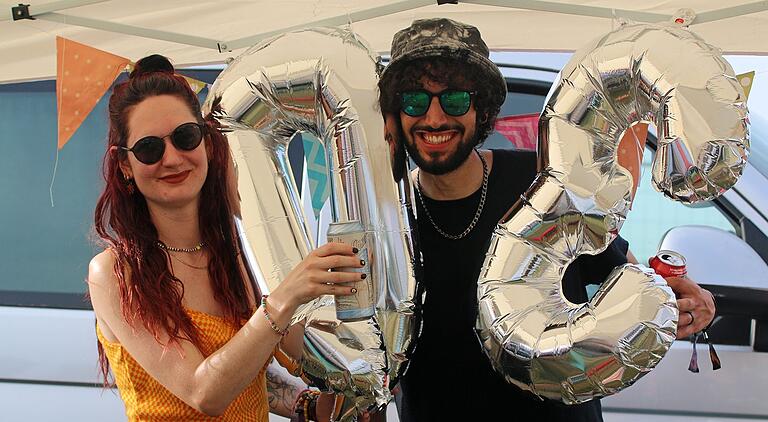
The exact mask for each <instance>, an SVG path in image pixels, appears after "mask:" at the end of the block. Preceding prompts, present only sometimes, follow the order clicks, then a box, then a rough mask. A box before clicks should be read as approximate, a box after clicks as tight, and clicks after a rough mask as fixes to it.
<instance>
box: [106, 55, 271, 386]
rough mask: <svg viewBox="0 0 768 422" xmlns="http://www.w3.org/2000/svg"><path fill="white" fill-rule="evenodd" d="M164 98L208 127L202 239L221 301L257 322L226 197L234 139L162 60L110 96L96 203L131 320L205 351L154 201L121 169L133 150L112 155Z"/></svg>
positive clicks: (232, 318) (231, 315)
mask: <svg viewBox="0 0 768 422" xmlns="http://www.w3.org/2000/svg"><path fill="white" fill-rule="evenodd" d="M157 95H173V96H175V97H177V98H179V99H181V100H182V101H183V102H184V103H185V104H187V106H188V107H189V109H190V111H191V112H192V114H193V115H194V116H198V119H199V121H200V123H203V124H205V127H206V130H205V132H206V134H205V136H206V142H207V143H208V152H209V157H208V159H209V160H210V161H209V165H208V175H207V177H206V179H205V183H204V184H203V187H202V191H201V193H200V195H201V197H200V209H199V224H200V232H201V236H202V239H201V240H202V241H203V242H205V244H206V245H207V246H208V248H209V251H211V254H210V255H211V256H210V261H209V264H208V274H209V277H210V280H211V284H212V289H213V292H214V298H215V299H216V301H217V302H218V303H219V304H221V306H222V308H223V310H224V316H225V318H226V319H227V321H229V322H230V323H231V324H232V325H233V326H235V327H240V325H241V324H240V321H241V320H243V319H247V318H248V317H250V305H249V301H248V294H247V290H246V285H245V282H246V277H245V276H244V274H243V273H242V271H241V269H240V265H239V261H238V251H239V247H238V241H237V235H236V232H235V227H234V222H233V212H232V209H231V205H230V202H229V198H228V194H227V192H228V190H227V183H226V172H227V166H228V165H230V164H228V163H229V160H230V155H229V148H228V144H227V140H226V138H225V137H224V136H223V135H222V134H221V132H220V131H219V129H218V126H217V125H216V123H214V121H213V120H212V119H210V116H207V117H206V118H203V117H202V114H201V111H200V102H199V100H198V98H197V95H196V94H195V93H194V91H192V89H191V88H190V86H189V84H188V83H187V81H186V80H185V79H184V77H182V76H181V75H179V74H177V73H175V71H174V69H173V66H172V65H171V64H170V62H169V61H168V59H167V58H165V57H163V56H159V55H152V56H148V57H145V58H143V59H141V60H139V62H138V63H137V64H136V67H135V68H134V70H133V71H132V72H131V74H130V76H129V78H128V80H127V81H125V82H122V83H120V84H118V85H116V86H115V87H114V89H113V91H112V95H111V96H110V99H109V136H108V145H107V152H106V154H105V155H104V163H103V169H102V171H103V176H104V180H105V182H106V185H105V186H104V190H103V191H102V193H101V195H100V196H99V200H98V202H97V204H96V211H95V229H96V233H97V234H98V235H99V237H100V238H101V239H102V240H103V241H104V242H105V243H106V245H105V246H107V247H109V248H110V249H111V250H112V251H113V253H114V254H115V255H116V258H117V259H116V261H115V267H114V274H115V276H116V277H117V280H118V285H119V290H120V307H121V312H122V315H123V317H124V318H125V321H126V322H127V323H128V324H130V325H134V324H141V325H143V326H144V327H145V328H146V329H147V330H148V331H149V332H150V333H152V334H153V335H154V336H155V338H156V339H157V340H158V341H160V333H161V332H163V331H164V332H166V333H167V334H168V335H169V336H170V341H169V343H173V342H178V341H181V340H188V341H190V342H191V343H192V344H194V345H195V346H196V347H198V349H199V348H200V338H199V334H198V333H197V331H196V329H195V326H194V325H193V323H192V320H191V319H190V318H189V316H188V315H187V314H186V313H185V312H184V309H183V307H182V297H183V294H184V286H183V284H182V282H181V281H180V280H179V279H178V278H176V277H175V276H174V275H173V272H172V271H171V268H169V266H168V260H169V256H168V252H166V251H165V250H163V249H160V248H159V247H158V246H157V241H158V235H157V230H156V229H155V226H154V225H153V223H152V221H151V219H150V216H149V210H148V209H147V202H146V200H145V199H144V196H143V195H142V194H141V193H140V192H139V191H138V189H135V186H129V185H128V184H127V183H126V181H125V180H124V179H123V175H122V172H121V171H120V166H119V164H120V161H121V160H124V159H126V152H125V151H123V150H118V151H112V150H111V149H112V148H111V147H112V146H115V145H117V146H126V144H127V136H128V124H127V122H128V116H129V114H130V113H131V110H132V108H133V107H135V106H136V105H137V104H139V103H140V102H142V101H143V100H145V99H146V98H148V97H152V96H157ZM256 294H258V292H257V293H256ZM98 349H99V362H100V366H101V372H102V375H103V376H104V380H105V382H106V380H107V377H108V373H109V362H108V361H107V359H106V356H105V354H104V350H103V348H102V346H101V344H98Z"/></svg>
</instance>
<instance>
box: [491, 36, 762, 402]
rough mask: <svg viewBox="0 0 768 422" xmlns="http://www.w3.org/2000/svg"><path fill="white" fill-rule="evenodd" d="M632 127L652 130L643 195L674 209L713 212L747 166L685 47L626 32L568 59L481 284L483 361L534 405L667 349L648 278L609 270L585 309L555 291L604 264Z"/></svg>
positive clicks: (737, 91) (635, 164)
mask: <svg viewBox="0 0 768 422" xmlns="http://www.w3.org/2000/svg"><path fill="white" fill-rule="evenodd" d="M637 124H653V125H655V127H656V131H657V135H658V150H657V153H656V155H655V160H654V162H653V166H652V174H653V184H654V185H655V187H656V188H657V190H661V191H662V192H664V194H665V195H666V196H668V197H670V198H672V199H676V200H679V201H682V202H695V201H700V200H708V199H712V198H714V197H716V196H717V195H720V194H721V193H723V192H724V191H726V190H727V189H729V188H730V187H731V186H733V185H734V184H735V183H736V181H737V179H738V178H739V176H740V175H741V172H742V169H743V167H744V165H745V163H746V158H747V155H748V148H749V140H748V121H747V108H746V99H745V96H744V94H743V91H742V88H741V87H740V86H739V84H738V83H737V81H736V79H735V77H734V73H733V70H732V69H731V67H730V65H729V64H728V63H727V62H726V61H725V60H724V59H723V58H722V56H721V54H720V52H719V51H718V50H717V49H716V48H714V47H712V46H710V45H708V44H707V43H705V42H704V41H703V40H701V39H700V38H699V37H698V36H696V35H695V34H693V33H691V32H690V31H688V30H687V29H684V28H680V27H676V26H672V25H668V26H664V25H650V24H625V25H623V26H622V27H620V28H618V29H617V30H615V31H613V32H611V33H609V34H607V35H605V36H603V37H601V38H600V39H598V40H596V41H595V42H594V43H593V44H592V45H589V46H588V47H586V48H584V49H582V50H580V51H579V52H577V53H575V54H574V56H573V58H572V59H571V61H570V62H569V63H568V64H567V65H566V66H565V68H564V69H563V70H562V71H561V73H560V76H559V78H558V81H556V83H555V84H554V85H553V88H552V90H551V91H550V94H549V98H548V100H547V103H546V105H545V108H544V111H543V112H542V114H541V118H540V130H539V132H540V135H539V156H540V163H539V174H538V176H537V178H536V179H535V181H534V182H533V184H532V185H531V187H530V188H529V189H528V191H527V192H526V193H525V194H524V195H523V197H522V198H521V199H520V200H519V201H518V202H517V203H516V204H515V205H514V206H513V207H512V208H511V209H510V211H509V212H508V213H507V214H506V216H505V217H504V218H503V219H502V221H501V222H500V223H499V225H498V226H497V229H496V230H495V232H494V235H493V237H492V239H491V242H490V246H489V250H488V253H487V255H486V259H485V262H484V264H483V268H482V271H481V273H480V278H479V280H478V287H479V288H478V300H479V315H478V320H477V330H478V334H479V337H480V339H481V341H482V343H483V346H484V349H485V351H486V353H487V354H488V356H489V357H490V359H491V361H492V362H493V366H494V367H495V369H496V370H497V371H498V372H500V373H501V374H502V375H503V376H504V377H505V378H506V380H507V381H509V382H511V383H513V384H515V385H517V386H519V387H521V388H523V389H525V390H528V391H531V392H533V393H535V394H537V395H539V396H540V397H544V398H549V399H554V400H559V401H562V402H565V403H567V404H573V403H581V402H584V401H587V400H591V399H594V398H598V397H602V396H606V395H610V394H613V393H616V392H617V391H620V390H621V389H623V388H625V387H627V386H629V385H631V384H632V383H634V382H635V381H637V379H639V378H640V377H641V376H643V375H644V374H646V373H648V372H649V371H650V370H651V369H652V368H654V367H655V365H656V364H657V363H658V362H659V361H660V360H661V359H662V357H663V356H664V355H665V353H666V351H667V350H668V348H669V347H670V345H671V343H672V342H673V340H674V339H675V335H676V326H677V319H678V311H677V307H676V302H675V296H674V294H673V292H672V290H671V289H670V288H669V286H668V285H667V284H666V282H665V281H664V279H663V278H661V277H660V276H658V275H656V274H655V273H653V271H652V270H650V269H647V268H645V267H642V266H638V265H629V264H626V265H623V266H620V267H618V268H615V269H614V270H613V271H612V273H611V274H610V275H609V277H608V279H607V280H605V281H604V282H603V283H602V286H601V288H600V289H599V290H598V292H597V293H596V294H595V295H594V297H593V298H592V299H591V300H590V301H589V302H588V303H584V304H574V303H571V302H569V301H568V300H566V299H565V297H564V295H563V293H562V291H561V280H562V277H563V275H564V272H565V269H566V268H567V267H568V265H569V264H570V263H572V262H573V261H574V260H575V259H576V258H577V257H578V256H579V255H583V254H590V255H593V254H597V253H600V252H602V251H604V250H605V249H606V248H607V246H608V245H609V244H610V243H611V242H612V241H613V239H615V237H616V235H617V233H618V231H619V229H620V228H621V225H622V223H623V222H624V219H625V218H626V216H627V213H628V211H629V209H630V205H631V203H632V199H633V195H634V188H635V187H636V183H637V182H638V175H639V171H638V170H639V166H640V158H641V155H642V151H643V147H644V142H645V139H644V138H643V139H642V140H640V141H637V140H633V139H632V136H626V137H625V136H624V134H627V133H629V132H630V131H633V130H634V129H635V125H637ZM627 140H629V141H627Z"/></svg>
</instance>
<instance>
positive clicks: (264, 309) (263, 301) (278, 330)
mask: <svg viewBox="0 0 768 422" xmlns="http://www.w3.org/2000/svg"><path fill="white" fill-rule="evenodd" d="M261 311H262V312H264V318H266V319H267V322H268V323H269V325H270V327H272V331H274V332H275V333H277V334H278V335H280V337H284V336H285V335H286V334H288V327H285V328H282V329H281V328H280V327H278V326H277V324H275V321H273V320H272V317H271V316H269V312H268V311H267V295H264V296H262V297H261Z"/></svg>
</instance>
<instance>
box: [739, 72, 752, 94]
mask: <svg viewBox="0 0 768 422" xmlns="http://www.w3.org/2000/svg"><path fill="white" fill-rule="evenodd" d="M736 80H738V81H739V85H741V87H742V88H744V95H745V96H746V97H747V98H746V99H747V100H748V99H749V91H751V90H752V82H753V81H754V80H755V71H754V70H753V71H751V72H747V73H742V74H739V75H736Z"/></svg>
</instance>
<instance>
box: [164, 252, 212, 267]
mask: <svg viewBox="0 0 768 422" xmlns="http://www.w3.org/2000/svg"><path fill="white" fill-rule="evenodd" d="M171 258H173V259H175V260H177V261H179V262H181V263H182V264H184V265H186V266H187V267H189V268H194V269H196V270H206V269H208V262H206V263H205V265H192V264H190V263H189V262H186V261H184V260H183V259H181V258H179V257H178V256H176V255H171Z"/></svg>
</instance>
